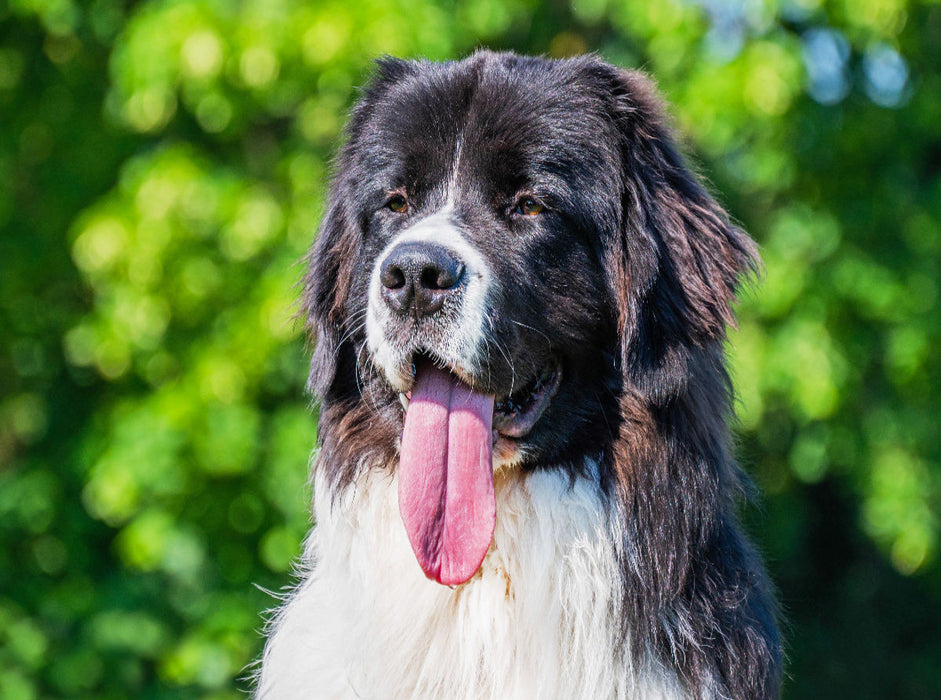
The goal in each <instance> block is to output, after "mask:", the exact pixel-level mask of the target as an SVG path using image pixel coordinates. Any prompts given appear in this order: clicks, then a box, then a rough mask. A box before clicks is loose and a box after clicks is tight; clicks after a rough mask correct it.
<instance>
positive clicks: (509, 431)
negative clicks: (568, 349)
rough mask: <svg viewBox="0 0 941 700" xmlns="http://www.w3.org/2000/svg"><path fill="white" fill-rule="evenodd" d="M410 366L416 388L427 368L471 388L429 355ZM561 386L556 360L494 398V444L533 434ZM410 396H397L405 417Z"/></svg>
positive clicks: (416, 358)
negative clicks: (417, 380)
mask: <svg viewBox="0 0 941 700" xmlns="http://www.w3.org/2000/svg"><path fill="white" fill-rule="evenodd" d="M410 364H411V376H412V383H413V384H414V382H415V379H416V378H417V376H418V373H419V370H420V368H423V367H427V366H428V365H429V364H430V365H433V366H434V367H436V368H438V369H444V370H445V371H447V372H449V373H450V374H451V375H452V376H453V379H454V381H456V382H461V383H463V384H470V382H468V381H467V378H466V377H467V375H466V374H465V373H463V372H460V371H455V370H454V369H452V368H450V367H447V366H446V365H445V363H443V362H441V361H440V360H438V359H437V358H435V357H433V356H432V355H430V354H427V353H424V352H421V353H418V354H416V355H415V356H414V357H413V358H412V360H411V363H410ZM561 383H562V367H561V364H560V363H559V362H558V360H557V359H555V358H552V359H551V360H550V361H549V362H548V363H546V365H545V366H544V367H543V369H542V371H541V372H540V373H539V374H537V375H535V376H534V377H533V378H532V379H530V380H529V381H528V382H527V383H526V384H524V385H523V386H522V387H520V388H519V389H517V390H516V391H513V392H511V393H509V394H503V395H502V396H494V405H493V431H494V436H493V437H494V442H496V440H497V438H498V436H502V437H506V438H513V439H520V438H523V437H526V435H528V434H529V433H530V432H532V430H533V428H534V427H535V426H536V424H537V423H538V422H539V419H540V418H542V416H543V414H544V413H545V412H546V409H548V408H549V405H550V404H551V403H552V399H553V398H555V395H556V392H558V390H559V385H560V384H561ZM411 394H412V392H411V389H409V390H408V391H405V392H399V395H398V396H399V402H400V403H401V404H402V408H403V409H404V411H405V412H406V414H407V413H408V407H409V402H410V400H411Z"/></svg>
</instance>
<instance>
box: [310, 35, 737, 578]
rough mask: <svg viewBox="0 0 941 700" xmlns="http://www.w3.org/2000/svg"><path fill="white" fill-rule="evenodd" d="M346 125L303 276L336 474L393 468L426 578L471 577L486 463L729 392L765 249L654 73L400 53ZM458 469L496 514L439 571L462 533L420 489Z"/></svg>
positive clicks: (552, 454)
mask: <svg viewBox="0 0 941 700" xmlns="http://www.w3.org/2000/svg"><path fill="white" fill-rule="evenodd" d="M347 137H348V140H347V142H346V144H345V146H344V147H343V149H342V152H341V154H340V157H339V160H338V165H337V172H336V176H335V179H334V183H333V186H332V189H331V194H330V199H329V204H328V208H327V212H326V215H325V217H324V220H323V223H322V226H321V230H320V233H319V236H318V239H317V241H316V244H315V247H314V250H313V253H312V257H311V261H310V272H309V275H308V278H307V289H306V300H307V310H308V316H309V322H310V325H311V328H312V330H313V332H314V333H315V335H316V337H317V346H316V350H315V354H314V359H313V364H312V371H311V387H312V389H313V390H314V392H315V393H316V394H317V395H318V396H319V397H320V398H321V399H322V401H323V413H322V417H321V434H322V440H323V443H324V451H325V452H326V453H327V454H328V455H329V459H321V468H327V469H330V470H333V472H334V473H333V476H334V477H335V480H336V481H337V482H343V481H349V480H351V479H352V478H353V476H354V471H355V470H356V469H358V468H360V466H361V465H362V464H363V463H364V456H365V455H366V454H367V453H370V454H372V455H373V457H374V461H375V460H378V461H379V462H382V463H387V464H389V465H390V467H391V468H398V469H399V473H400V482H401V483H406V484H411V485H410V486H408V485H407V486H406V487H405V492H403V491H401V489H402V486H401V483H400V499H401V500H402V502H403V518H404V519H405V520H406V527H407V528H411V529H410V532H409V534H410V537H411V538H412V542H413V546H414V547H415V548H416V554H418V555H419V560H420V561H421V562H422V565H423V567H425V570H426V573H429V575H431V576H433V577H435V578H438V579H439V580H444V581H445V582H460V581H461V580H464V579H466V576H469V575H470V574H472V573H473V571H474V570H476V568H477V565H479V563H480V560H479V558H477V559H475V557H478V555H479V557H481V558H482V556H483V552H485V551H486V546H485V544H489V534H488V533H487V531H486V530H487V522H488V521H490V522H491V524H490V526H489V527H490V531H491V532H492V514H491V513H490V512H489V510H488V508H492V498H493V497H492V490H493V483H492V468H493V467H496V468H507V469H514V468H519V469H524V470H525V469H532V468H539V467H542V466H553V467H563V468H565V467H567V468H571V469H578V468H579V465H581V464H583V463H584V459H585V458H586V457H590V456H601V455H604V454H605V453H606V452H607V453H610V452H612V451H614V450H616V449H617V446H616V445H615V443H617V442H618V441H619V440H623V436H624V431H625V429H628V430H629V429H631V425H630V423H631V421H632V420H635V421H636V422H637V423H638V428H637V429H642V428H643V426H642V424H643V423H644V422H645V417H647V416H649V412H650V411H652V410H655V409H656V408H657V407H662V406H665V405H669V404H670V403H671V402H675V401H677V400H678V399H681V398H682V397H684V396H686V395H689V394H690V393H691V392H692V393H693V394H695V393H696V390H697V384H701V383H704V382H705V383H709V382H712V383H715V382H716V381H718V382H719V383H720V384H721V381H722V380H721V377H724V371H723V370H722V369H721V367H722V359H721V343H722V340H723V339H724V336H725V329H726V325H727V324H728V323H730V322H731V321H732V312H731V307H730V305H731V303H732V301H733V299H734V291H735V288H736V285H737V281H738V278H739V276H740V275H741V273H742V272H743V271H745V270H746V269H748V268H749V267H750V266H752V265H753V264H754V261H755V253H754V248H753V244H752V243H751V241H750V240H749V239H748V238H747V236H745V234H744V233H742V232H741V231H740V230H739V229H737V228H736V227H735V226H733V225H731V224H730V223H729V220H728V217H727V216H726V214H725V213H724V211H723V210H722V209H721V207H719V206H718V205H717V204H716V202H715V201H714V200H713V199H712V198H711V197H710V196H709V195H708V194H707V193H706V192H705V190H704V189H703V188H702V186H701V185H700V184H699V182H698V180H697V179H696V177H695V176H694V175H693V174H692V173H691V172H690V171H689V170H688V169H687V168H686V167H685V166H684V164H683V162H682V159H681V157H680V156H679V155H678V152H677V149H676V146H675V145H674V142H673V139H672V137H671V135H670V132H669V129H668V127H667V126H666V124H665V120H664V117H663V112H662V110H661V108H660V106H659V103H658V100H657V98H656V96H655V92H654V90H653V88H652V86H651V84H650V83H649V81H648V80H647V79H646V78H644V77H643V76H642V75H640V74H638V73H635V72H628V71H622V70H618V69H615V68H613V67H611V66H609V65H607V64H606V63H604V62H602V61H600V60H598V59H596V58H594V57H583V58H579V59H571V60H565V61H550V60H544V59H537V58H524V57H519V56H515V55H512V54H493V53H489V52H481V53H478V54H475V55H474V56H472V57H470V58H468V59H466V60H464V61H460V62H453V63H444V64H431V63H425V62H405V61H398V60H393V59H384V60H382V61H380V62H379V64H378V70H377V73H376V76H375V78H374V80H373V82H372V84H371V85H370V86H369V87H368V89H367V90H366V91H365V92H364V95H363V97H362V99H361V101H360V102H359V104H358V105H357V106H356V108H355V109H354V111H353V114H352V117H351V119H350V124H349V127H348V132H347ZM717 376H719V377H720V379H718V380H717V379H716V377H717ZM719 389H720V390H719V391H718V394H719V395H721V396H726V394H727V393H728V392H727V389H726V388H724V387H720V388H719ZM625 397H629V398H630V403H631V404H632V405H633V406H635V413H636V415H634V416H631V415H626V413H629V411H626V410H625ZM410 401H411V404H410V403H409V402H410ZM419 404H420V405H421V406H422V408H417V407H416V406H418V405H419ZM717 410H718V411H719V412H720V414H724V411H725V410H727V407H725V406H722V405H719V406H717ZM458 418H460V421H459V420H458ZM461 421H464V422H461ZM625 424H627V427H626V428H625ZM461 426H463V427H461ZM455 431H457V433H459V436H457V437H456V436H455ZM433 434H434V435H437V437H433ZM449 435H450V438H449V437H448V436H449ZM341 436H342V440H341ZM400 436H401V442H400ZM460 436H465V437H466V441H469V442H470V443H471V444H469V445H466V446H464V447H462V448H461V450H464V452H462V453H461V454H459V455H457V456H456V457H455V452H454V450H456V449H457V448H453V449H451V450H450V451H449V448H448V445H449V444H451V445H452V446H453V445H454V444H455V440H457V439H462V440H463V439H465V437H460ZM467 436H470V437H467ZM449 439H450V443H449V442H448V441H449ZM484 443H488V444H487V445H484ZM431 453H435V454H434V455H432V456H428V454H431ZM400 454H401V460H399V455H400ZM449 455H450V456H449ZM451 457H454V458H455V459H456V460H457V461H458V462H460V463H461V464H463V466H462V467H461V470H462V471H461V472H460V473H461V474H464V473H466V472H467V471H468V470H470V471H471V472H473V474H474V476H471V477H468V483H466V484H465V483H463V481H462V480H460V479H457V476H456V475H457V473H458V472H449V471H448V469H449V467H447V463H448V461H449V459H451ZM436 460H437V461H438V462H441V461H442V460H443V463H444V464H445V466H441V467H434V468H432V467H430V466H428V464H430V463H431V462H434V461H436ZM601 461H602V462H603V461H604V460H601ZM399 462H401V463H399ZM426 462H427V463H426ZM412 463H416V464H419V465H420V466H419V471H420V472H421V474H420V475H418V476H415V477H414V478H412V477H408V478H405V477H406V475H407V474H408V468H407V465H409V464H412ZM465 463H466V464H465ZM472 463H473V464H478V463H479V464H483V465H485V467H479V466H473V464H472ZM468 465H471V466H468ZM484 469H485V470H486V471H487V472H489V477H487V478H489V485H488V483H486V482H487V478H484V476H483V475H481V474H480V472H481V470H484ZM429 471H431V472H434V473H435V476H433V477H429V476H428V472H429ZM449 473H450V474H451V477H452V478H451V481H452V483H459V488H460V489H462V490H463V492H462V494H459V495H457V496H454V499H455V500H454V503H451V502H450V501H448V503H450V506H449V507H452V508H456V509H458V510H461V509H464V510H467V509H470V510H471V511H474V510H475V509H476V508H477V507H478V506H479V504H480V503H484V502H486V503H491V505H490V506H487V507H485V508H484V511H486V512H483V513H482V514H481V513H476V512H473V513H471V514H470V515H467V516H466V518H467V520H466V521H463V524H465V525H466V524H467V523H471V525H468V527H467V528H466V529H467V530H469V531H471V532H473V533H477V534H476V535H475V536H474V537H472V538H471V539H474V538H475V537H476V539H477V540H479V542H478V543H477V544H475V545H473V546H472V549H474V552H472V553H471V554H467V553H466V552H459V553H457V554H455V555H454V557H455V558H456V559H458V560H461V561H458V562H457V563H456V564H454V567H456V568H455V572H453V573H452V574H448V573H447V572H446V571H445V573H443V574H442V573H441V567H442V566H443V567H444V568H445V569H447V568H448V566H449V564H448V563H447V562H444V563H443V564H442V562H441V561H440V559H441V555H440V550H441V548H442V547H444V549H445V550H446V549H447V542H446V541H445V542H444V544H442V542H443V541H444V540H446V539H447V537H446V535H443V534H442V532H441V528H442V527H443V528H444V529H445V530H446V529H447V523H446V522H444V521H443V520H442V519H443V518H444V516H443V515H442V514H441V512H438V511H435V512H431V511H429V510H428V509H429V508H430V506H425V505H422V504H420V503H418V504H417V505H416V504H415V503H412V501H416V502H417V501H418V500H421V499H422V498H427V492H428V491H431V492H433V494H434V498H433V499H432V500H434V499H437V500H439V501H441V502H442V503H443V502H445V501H446V500H447V499H450V498H451V497H452V495H453V494H451V493H444V490H445V486H444V485H443V484H442V483H438V482H446V481H447V474H449ZM614 476H615V477H617V476H618V475H617V474H615V475H614ZM415 479H417V481H416V480H415ZM429 479H430V481H429ZM431 482H434V483H431ZM439 489H442V493H441V494H439V493H438V490H439ZM410 490H413V491H416V492H422V493H425V496H420V495H415V494H413V493H409V491H410ZM409 503H412V505H409ZM410 508H414V509H415V512H412V513H406V511H408V510H409V509H410ZM462 517H463V516H462ZM410 519H412V520H413V523H412V524H411V525H410V522H409V520H410ZM477 520H481V521H482V523H483V524H479V525H475V524H473V523H476V522H477ZM415 521H421V523H419V525H414V522H415ZM426 521H434V522H435V523H436V524H435V525H434V526H433V527H431V529H429V527H425V525H426V524H427V523H426ZM442 522H444V525H442V524H441V523H442ZM412 530H415V531H414V532H413V531H412ZM481 547H483V550H482V551H481ZM420 550H427V551H424V553H423V552H422V551H420ZM446 558H447V557H446V556H445V559H446ZM475 561H476V563H475ZM429 567H430V569H429ZM468 572H469V573H468ZM462 577H463V578H462Z"/></svg>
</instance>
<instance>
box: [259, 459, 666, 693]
mask: <svg viewBox="0 0 941 700" xmlns="http://www.w3.org/2000/svg"><path fill="white" fill-rule="evenodd" d="M318 485H319V484H318ZM316 492H317V497H316V498H315V514H316V516H317V527H316V528H315V529H314V531H313V532H312V533H311V536H310V539H309V541H308V544H307V548H306V553H305V557H304V562H303V565H304V566H305V567H307V571H306V573H305V574H304V578H303V580H302V582H301V584H300V585H299V587H298V588H297V590H296V591H295V593H294V594H293V595H292V596H291V598H290V599H289V600H288V601H287V603H286V605H285V607H284V608H283V609H282V610H281V611H280V612H279V614H278V616H277V618H276V619H275V620H274V622H273V626H272V630H273V632H272V636H271V638H270V640H269V642H268V645H267V648H266V649H265V655H264V660H263V666H262V671H261V677H260V679H259V686H258V695H259V697H261V698H265V699H266V700H267V699H272V700H282V699H284V700H288V699H290V700H293V699H295V698H296V699H300V698H334V697H337V698H352V697H356V698H377V699H378V698H383V699H384V698H412V697H418V698H426V697H431V698H439V697H440V698H566V699H568V698H593V699H594V698H643V699H644V700H658V699H660V698H663V699H664V700H665V699H666V698H679V697H683V693H682V691H681V689H680V687H679V684H678V683H677V681H676V678H675V676H674V675H673V674H672V673H670V672H668V671H666V670H665V669H663V668H662V667H659V666H658V665H656V664H654V663H652V662H651V663H649V664H645V666H644V667H643V668H637V667H636V665H632V664H631V663H630V662H629V660H628V659H627V654H626V652H624V653H621V652H618V651H617V648H618V646H617V645H616V644H615V642H614V640H615V629H616V628H617V627H618V624H619V623H618V620H617V615H618V612H617V603H616V598H617V594H616V592H617V586H618V583H617V582H618V580H619V578H618V575H617V571H616V552H615V547H614V545H613V543H614V542H615V541H617V540H616V539H615V538H614V534H615V533H614V532H612V525H611V521H609V519H608V517H607V514H606V511H605V507H604V503H603V500H602V498H601V496H600V494H599V492H598V490H597V488H596V486H595V485H594V483H593V482H591V481H589V480H585V479H579V480H576V482H575V484H574V485H572V486H570V481H569V477H568V476H567V475H563V474H561V473H558V472H539V473H536V474H533V475H530V476H528V477H525V478H521V477H519V476H514V477H512V478H511V479H508V480H505V481H498V483H497V484H496V496H497V525H496V531H495V533H494V543H493V545H492V547H491V549H490V551H489V553H488V554H487V557H486V559H485V560H484V563H483V565H482V566H481V570H480V571H479V572H478V574H477V575H476V576H475V577H474V578H472V579H471V580H470V581H469V582H467V583H466V584H464V585H462V586H459V587H457V588H454V589H450V588H447V587H445V586H441V585H439V584H437V583H434V582H432V581H429V580H428V579H426V578H425V577H424V575H423V574H422V572H421V569H420V568H419V566H418V563H417V562H416V560H415V557H414V555H413V554H412V550H411V548H410V546H409V543H408V540H407V538H406V535H405V530H404V527H403V525H402V522H401V520H400V518H399V513H398V503H397V495H396V494H397V489H396V484H395V481H394V479H393V478H390V477H388V476H386V475H383V474H380V473H378V472H370V473H368V474H367V475H366V476H364V477H363V478H362V479H360V480H359V481H358V482H357V483H355V484H354V485H353V486H352V487H350V488H349V489H348V490H347V491H346V492H345V493H344V494H343V495H342V496H341V498H340V499H338V500H337V501H336V502H335V503H334V504H333V505H332V506H331V503H330V499H329V495H328V492H327V489H326V488H317V489H316Z"/></svg>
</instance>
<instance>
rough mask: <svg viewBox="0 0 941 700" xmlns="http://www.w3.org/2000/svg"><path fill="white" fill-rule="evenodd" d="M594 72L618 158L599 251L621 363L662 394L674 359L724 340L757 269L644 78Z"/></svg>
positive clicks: (677, 371)
mask: <svg viewBox="0 0 941 700" xmlns="http://www.w3.org/2000/svg"><path fill="white" fill-rule="evenodd" d="M599 63H600V62H599ZM595 70H596V71H598V72H596V73H595V75H596V77H597V76H599V73H600V75H601V76H603V77H602V80H603V81H604V82H605V88H604V89H605V91H606V92H607V93H608V95H607V97H608V99H609V105H610V109H611V110H612V117H613V120H614V124H615V129H616V132H617V138H618V141H619V143H618V149H619V153H618V157H619V159H620V163H621V178H622V187H621V194H622V202H621V210H622V216H621V227H620V228H621V230H620V231H618V232H617V233H616V234H615V236H613V237H612V239H610V240H607V241H606V242H605V246H606V248H607V249H606V250H605V251H604V254H605V256H606V258H607V259H606V265H607V267H608V270H609V275H610V279H611V284H612V287H613V289H612V291H613V293H614V296H615V299H616V301H617V306H618V325H619V331H620V336H621V340H622V346H621V360H622V363H623V366H624V370H625V372H626V374H627V375H628V378H629V379H630V380H631V381H632V383H634V384H636V385H638V387H639V388H641V389H642V390H645V393H648V394H654V395H655V396H654V398H657V399H661V400H665V399H668V398H669V397H670V396H671V395H675V394H676V393H677V392H678V391H680V390H681V389H682V387H681V386H679V383H680V382H681V381H682V380H683V377H686V376H688V372H687V371H686V370H687V369H688V368H686V367H683V366H678V365H682V364H684V363H687V362H689V361H690V357H691V356H692V355H693V354H695V353H694V351H695V349H696V348H697V347H700V348H702V347H709V346H715V345H717V344H718V343H721V342H722V341H723V340H724V338H725V334H726V327H727V326H728V325H730V324H733V323H734V315H733V311H732V304H733V302H734V301H735V292H736V289H737V288H738V285H739V282H740V280H741V278H742V277H743V275H745V274H746V273H748V272H752V271H755V270H756V269H757V267H758V264H759V262H758V254H757V250H756V246H755V244H754V242H753V241H752V240H751V239H750V238H749V237H748V235H747V234H746V233H745V232H744V231H742V230H741V229H740V228H738V227H737V226H735V225H734V224H733V223H731V222H730V220H729V216H728V214H726V212H725V211H724V210H723V209H722V207H721V206H720V205H719V204H718V203H717V202H716V201H715V200H714V199H713V198H712V197H711V196H710V195H709V194H708V192H706V190H705V188H704V187H703V185H702V183H701V182H700V180H699V178H698V177H697V176H696V175H695V174H694V173H693V172H692V171H691V170H690V169H689V168H688V167H687V166H686V165H685V163H684V162H683V158H682V156H681V155H680V153H679V151H678V149H677V146H676V143H675V141H674V138H673V135H672V133H671V131H670V128H669V126H668V124H667V121H666V117H665V112H664V110H663V108H662V106H661V103H660V99H659V97H658V95H657V91H656V89H655V87H654V85H653V83H652V82H651V81H650V80H649V79H648V78H647V77H646V76H644V75H643V74H641V73H639V72H636V71H625V70H619V69H616V68H613V67H611V66H608V65H606V64H600V65H599V64H595Z"/></svg>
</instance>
